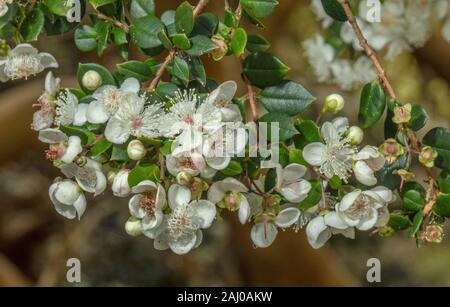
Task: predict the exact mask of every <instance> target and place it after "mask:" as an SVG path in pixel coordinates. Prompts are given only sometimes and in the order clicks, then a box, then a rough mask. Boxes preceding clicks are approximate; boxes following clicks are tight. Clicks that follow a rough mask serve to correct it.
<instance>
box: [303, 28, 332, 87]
mask: <svg viewBox="0 0 450 307" xmlns="http://www.w3.org/2000/svg"><path fill="white" fill-rule="evenodd" d="M303 48H304V49H305V55H306V57H307V58H308V61H309V63H310V65H311V67H312V69H313V71H314V74H315V75H316V77H317V79H318V81H319V82H325V81H329V80H330V78H331V69H330V65H331V63H332V62H333V59H334V55H335V54H334V49H333V47H332V46H331V45H328V44H326V43H325V41H324V39H323V37H322V36H321V35H320V34H317V35H316V36H315V37H314V38H310V39H307V40H305V41H304V43H303Z"/></svg>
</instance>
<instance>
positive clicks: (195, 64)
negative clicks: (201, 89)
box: [188, 57, 206, 86]
mask: <svg viewBox="0 0 450 307" xmlns="http://www.w3.org/2000/svg"><path fill="white" fill-rule="evenodd" d="M188 66H189V80H190V81H198V82H200V84H201V85H202V86H206V72H205V67H204V66H203V63H202V60H200V58H198V57H194V58H191V60H190V61H189V62H188Z"/></svg>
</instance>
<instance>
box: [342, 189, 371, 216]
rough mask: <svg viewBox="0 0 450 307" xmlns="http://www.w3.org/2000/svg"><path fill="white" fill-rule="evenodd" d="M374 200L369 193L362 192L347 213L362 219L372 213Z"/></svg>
mask: <svg viewBox="0 0 450 307" xmlns="http://www.w3.org/2000/svg"><path fill="white" fill-rule="evenodd" d="M371 204H372V202H371V201H370V198H369V197H368V196H367V195H364V194H361V195H360V196H359V197H358V198H357V199H356V201H355V202H354V203H353V205H352V206H351V207H350V208H349V209H348V210H347V214H348V215H349V216H350V217H351V218H354V219H360V218H363V217H366V216H368V215H369V214H370V210H369V209H370V206H371Z"/></svg>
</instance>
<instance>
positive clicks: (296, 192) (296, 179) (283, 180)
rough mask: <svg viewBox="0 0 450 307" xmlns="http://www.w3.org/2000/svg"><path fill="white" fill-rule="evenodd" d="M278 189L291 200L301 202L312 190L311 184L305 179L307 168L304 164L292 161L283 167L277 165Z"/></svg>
mask: <svg viewBox="0 0 450 307" xmlns="http://www.w3.org/2000/svg"><path fill="white" fill-rule="evenodd" d="M276 170H277V184H276V190H277V191H278V192H279V193H280V194H281V195H282V196H283V197H284V198H285V199H286V200H287V201H289V202H292V203H300V202H301V201H303V200H304V199H305V198H306V197H307V196H308V193H309V191H310V190H311V184H310V183H309V182H308V181H307V180H305V179H303V177H304V176H305V175H306V172H307V168H306V167H305V166H303V165H300V164H296V163H292V164H289V165H287V166H286V167H285V168H283V167H282V166H281V165H279V166H278V167H277V169H276Z"/></svg>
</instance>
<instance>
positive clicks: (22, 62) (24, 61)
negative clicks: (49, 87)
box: [5, 54, 41, 80]
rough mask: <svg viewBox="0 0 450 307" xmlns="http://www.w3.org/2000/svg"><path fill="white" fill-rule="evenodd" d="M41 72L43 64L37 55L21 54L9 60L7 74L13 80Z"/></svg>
mask: <svg viewBox="0 0 450 307" xmlns="http://www.w3.org/2000/svg"><path fill="white" fill-rule="evenodd" d="M40 71H41V64H40V62H39V59H38V58H37V56H35V55H29V54H19V55H14V56H12V57H10V58H9V59H8V61H7V62H6V65H5V74H6V75H7V76H8V77H9V78H10V79H12V80H15V79H21V78H25V79H27V78H28V77H29V76H31V75H35V74H37V73H39V72H40Z"/></svg>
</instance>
